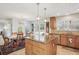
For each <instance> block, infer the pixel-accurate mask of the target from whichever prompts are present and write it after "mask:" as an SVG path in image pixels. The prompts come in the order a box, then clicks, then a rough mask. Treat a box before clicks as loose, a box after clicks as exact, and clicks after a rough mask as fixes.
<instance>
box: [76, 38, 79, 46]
mask: <svg viewBox="0 0 79 59" xmlns="http://www.w3.org/2000/svg"><path fill="white" fill-rule="evenodd" d="M75 48H79V37H77V38H76V40H75Z"/></svg>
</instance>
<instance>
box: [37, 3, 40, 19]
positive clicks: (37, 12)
mask: <svg viewBox="0 0 79 59" xmlns="http://www.w3.org/2000/svg"><path fill="white" fill-rule="evenodd" d="M36 19H37V20H40V17H39V3H37V17H36Z"/></svg>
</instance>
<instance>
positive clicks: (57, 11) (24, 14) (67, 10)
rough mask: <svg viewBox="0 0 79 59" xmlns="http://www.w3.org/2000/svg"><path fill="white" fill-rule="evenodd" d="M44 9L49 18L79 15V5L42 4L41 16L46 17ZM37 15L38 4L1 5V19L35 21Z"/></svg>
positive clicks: (40, 8)
mask: <svg viewBox="0 0 79 59" xmlns="http://www.w3.org/2000/svg"><path fill="white" fill-rule="evenodd" d="M44 8H47V11H46V12H47V16H48V17H51V16H62V15H67V14H72V13H78V12H79V11H78V10H77V9H79V3H40V5H39V14H40V16H44ZM36 15H37V5H36V3H0V17H1V18H5V17H8V18H14V17H16V18H28V19H35V17H36Z"/></svg>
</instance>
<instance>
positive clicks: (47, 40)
mask: <svg viewBox="0 0 79 59" xmlns="http://www.w3.org/2000/svg"><path fill="white" fill-rule="evenodd" d="M25 39H26V40H32V41H36V42H38V43H42V44H47V43H49V42H50V41H51V40H50V39H48V38H47V39H45V40H44V41H40V40H35V39H33V38H31V37H25Z"/></svg>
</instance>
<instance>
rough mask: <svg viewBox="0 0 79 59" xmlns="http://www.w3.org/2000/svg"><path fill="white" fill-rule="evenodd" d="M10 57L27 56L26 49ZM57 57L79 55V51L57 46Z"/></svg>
mask: <svg viewBox="0 0 79 59" xmlns="http://www.w3.org/2000/svg"><path fill="white" fill-rule="evenodd" d="M9 55H25V48H24V49H21V50H18V51H16V52H13V53H10V54H9ZM57 55H79V50H76V49H72V48H68V47H63V46H57Z"/></svg>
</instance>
